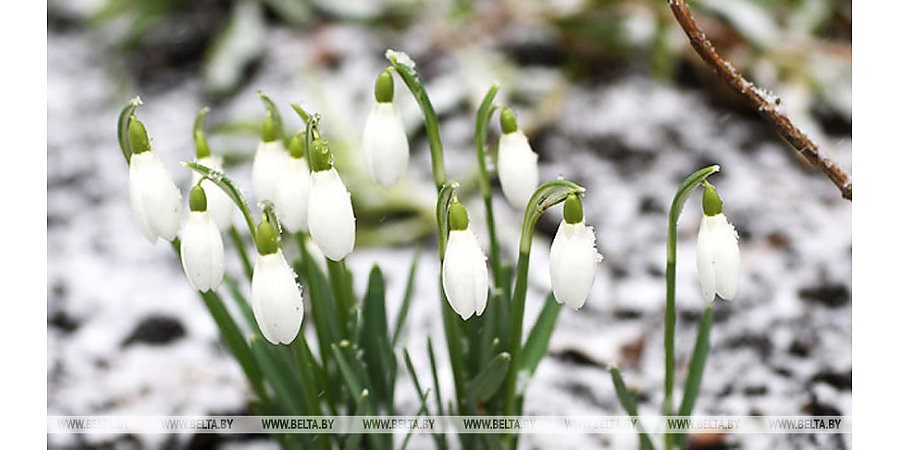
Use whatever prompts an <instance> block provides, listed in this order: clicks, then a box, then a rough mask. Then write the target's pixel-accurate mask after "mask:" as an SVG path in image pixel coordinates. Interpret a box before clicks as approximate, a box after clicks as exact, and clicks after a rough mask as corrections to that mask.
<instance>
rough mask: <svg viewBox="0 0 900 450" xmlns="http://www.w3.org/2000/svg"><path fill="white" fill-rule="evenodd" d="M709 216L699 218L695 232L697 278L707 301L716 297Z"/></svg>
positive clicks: (712, 232) (713, 248)
mask: <svg viewBox="0 0 900 450" xmlns="http://www.w3.org/2000/svg"><path fill="white" fill-rule="evenodd" d="M713 227H714V225H713V223H712V222H711V218H710V217H709V216H707V215H704V216H703V218H702V219H700V231H699V233H698V234H697V278H699V279H700V290H701V291H703V297H704V298H705V299H706V301H708V302H712V301H713V300H715V299H716V266H715V248H716V243H715V236H714V233H715V232H714V230H713Z"/></svg>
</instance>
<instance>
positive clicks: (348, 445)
mask: <svg viewBox="0 0 900 450" xmlns="http://www.w3.org/2000/svg"><path fill="white" fill-rule="evenodd" d="M356 398H357V397H354V399H356ZM355 415H357V416H367V415H369V391H368V390H363V391H362V392H360V394H359V396H358V400H357V401H356V413H355ZM363 436H365V434H363V433H352V434H350V435H348V436H347V441H346V442H345V443H344V450H357V449H359V444H360V443H361V442H362V438H363Z"/></svg>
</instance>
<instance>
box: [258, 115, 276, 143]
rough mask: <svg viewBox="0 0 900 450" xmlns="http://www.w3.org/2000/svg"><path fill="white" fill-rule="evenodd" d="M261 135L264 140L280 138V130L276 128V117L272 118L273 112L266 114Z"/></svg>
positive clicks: (269, 140) (270, 140)
mask: <svg viewBox="0 0 900 450" xmlns="http://www.w3.org/2000/svg"><path fill="white" fill-rule="evenodd" d="M260 135H261V137H262V140H263V142H272V141H274V140H277V139H278V132H277V131H276V130H275V119H273V118H272V113H269V114H267V115H266V120H264V121H263V124H262V132H261V133H260Z"/></svg>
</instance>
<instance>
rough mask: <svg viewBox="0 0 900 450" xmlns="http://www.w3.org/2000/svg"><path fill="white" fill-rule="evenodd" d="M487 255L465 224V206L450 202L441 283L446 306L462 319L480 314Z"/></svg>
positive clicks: (485, 286)
mask: <svg viewBox="0 0 900 450" xmlns="http://www.w3.org/2000/svg"><path fill="white" fill-rule="evenodd" d="M486 260H487V258H486V257H485V256H484V252H483V251H482V250H481V247H480V246H479V245H478V240H477V239H476V238H475V234H474V233H472V230H471V229H470V228H469V216H468V213H467V212H466V208H465V207H463V205H462V204H460V203H459V202H454V203H453V204H452V205H451V206H450V237H449V238H448V239H447V249H446V251H445V252H444V264H443V267H442V269H441V283H442V284H443V286H444V293H445V294H447V301H448V302H450V307H452V308H453V310H454V311H456V313H457V314H459V316H460V317H462V319H463V320H466V319H468V318H469V317H472V314H475V315H478V316H480V315H481V313H482V312H484V307H485V306H486V305H487V295H488V271H487V263H486V262H485V261H486Z"/></svg>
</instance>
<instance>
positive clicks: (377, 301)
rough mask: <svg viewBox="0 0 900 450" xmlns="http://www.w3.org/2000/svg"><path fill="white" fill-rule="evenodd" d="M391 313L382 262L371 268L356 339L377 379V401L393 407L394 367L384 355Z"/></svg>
mask: <svg viewBox="0 0 900 450" xmlns="http://www.w3.org/2000/svg"><path fill="white" fill-rule="evenodd" d="M387 337H388V336H387V315H386V312H385V306H384V275H382V273H381V269H380V268H379V267H378V265H374V266H372V270H371V271H370V272H369V283H368V287H367V289H366V296H365V300H364V302H363V311H362V318H361V322H360V327H359V333H358V336H357V339H356V342H357V343H358V345H359V346H360V347H361V348H362V350H363V358H364V359H365V361H366V365H367V367H368V369H369V378H370V379H371V380H372V381H373V382H374V384H373V386H372V391H373V392H372V394H373V395H372V397H373V398H374V399H375V403H378V404H381V405H383V406H386V407H389V406H392V405H389V403H388V400H389V397H390V380H389V377H390V373H389V371H390V367H388V362H387V361H386V360H385V358H384V354H385V352H390V349H386V348H385V347H384V343H385V342H386V341H387Z"/></svg>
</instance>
